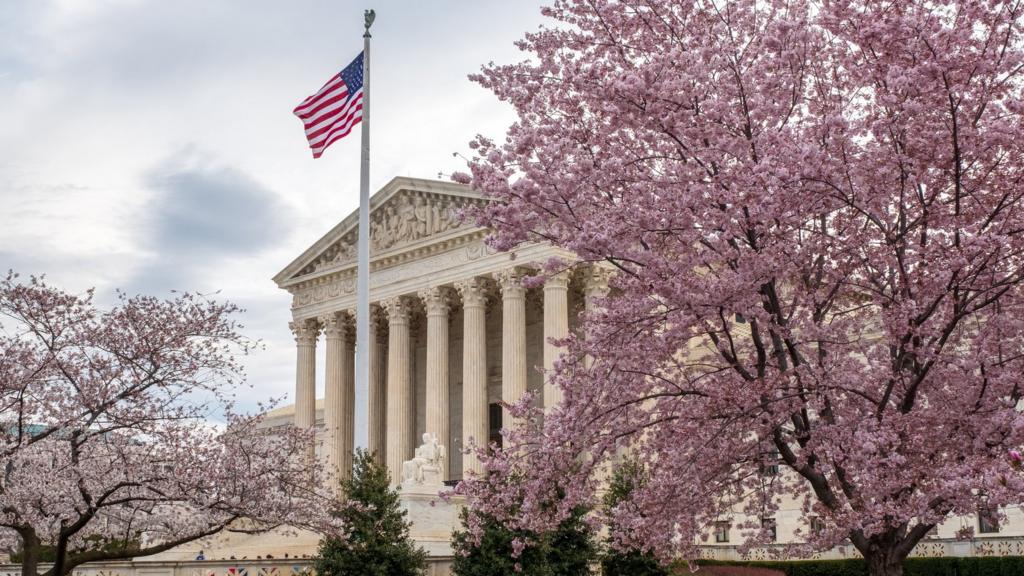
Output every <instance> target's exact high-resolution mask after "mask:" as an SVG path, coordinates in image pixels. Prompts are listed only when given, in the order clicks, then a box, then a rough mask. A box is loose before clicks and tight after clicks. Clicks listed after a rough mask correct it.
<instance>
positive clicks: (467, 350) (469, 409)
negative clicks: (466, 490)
mask: <svg viewBox="0 0 1024 576" xmlns="http://www.w3.org/2000/svg"><path fill="white" fill-rule="evenodd" d="M455 287H456V288H457V289H458V291H459V294H460V295H461V296H462V445H463V446H465V447H468V446H478V447H483V446H486V445H487V441H488V436H489V433H490V430H489V428H488V422H487V293H486V284H485V281H484V280H483V279H482V278H471V279H469V280H465V281H462V282H458V283H456V284H455ZM482 470H483V467H482V466H481V465H480V460H479V459H478V458H477V457H476V455H475V454H473V453H470V454H466V455H464V456H463V457H462V477H463V478H466V477H467V476H468V475H470V474H480V473H481V472H482Z"/></svg>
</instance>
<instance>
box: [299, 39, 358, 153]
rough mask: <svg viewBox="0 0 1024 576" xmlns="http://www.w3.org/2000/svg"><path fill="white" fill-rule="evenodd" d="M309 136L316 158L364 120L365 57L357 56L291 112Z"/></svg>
mask: <svg viewBox="0 0 1024 576" xmlns="http://www.w3.org/2000/svg"><path fill="white" fill-rule="evenodd" d="M292 113H293V114H295V115H296V116H297V117H298V118H299V120H301V121H302V127H303V129H304V130H305V132H306V140H307V141H308V142H309V147H310V149H311V150H312V152H313V157H314V158H319V157H320V155H321V154H323V153H324V150H326V149H327V147H328V146H330V145H331V144H333V143H334V142H336V141H338V140H341V139H342V138H344V137H345V136H348V135H349V134H350V133H351V132H352V128H353V127H354V126H355V125H356V124H359V123H360V122H362V120H363V54H362V53H360V54H359V56H356V59H355V60H353V61H352V62H351V63H350V64H349V65H348V66H346V67H345V68H344V69H343V70H342V71H341V72H340V73H338V74H335V75H334V76H333V77H331V79H330V80H328V81H327V83H326V84H324V85H323V86H322V87H321V88H320V89H319V90H317V91H316V93H315V94H313V95H312V96H308V97H306V99H305V100H303V101H302V102H301V103H300V104H299V105H298V106H296V107H295V109H294V110H293V111H292Z"/></svg>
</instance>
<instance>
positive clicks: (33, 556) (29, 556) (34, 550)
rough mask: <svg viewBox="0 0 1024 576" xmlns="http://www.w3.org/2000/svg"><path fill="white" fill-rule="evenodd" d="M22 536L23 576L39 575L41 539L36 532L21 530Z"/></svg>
mask: <svg viewBox="0 0 1024 576" xmlns="http://www.w3.org/2000/svg"><path fill="white" fill-rule="evenodd" d="M18 532H19V533H20V534H21V576H37V575H38V574H39V549H40V542H39V537H38V536H36V532H35V530H32V529H31V528H29V529H27V530H19V531H18Z"/></svg>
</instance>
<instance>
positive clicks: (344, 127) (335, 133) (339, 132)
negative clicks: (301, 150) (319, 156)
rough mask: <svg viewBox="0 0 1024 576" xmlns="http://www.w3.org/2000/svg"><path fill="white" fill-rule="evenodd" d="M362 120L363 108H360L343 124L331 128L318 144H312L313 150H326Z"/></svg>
mask: <svg viewBox="0 0 1024 576" xmlns="http://www.w3.org/2000/svg"><path fill="white" fill-rule="evenodd" d="M362 119H363V107H362V106H360V107H359V109H358V110H357V111H356V112H355V113H353V114H352V115H351V116H349V117H348V118H347V119H346V120H345V122H344V123H341V124H338V125H336V126H334V128H332V129H331V131H330V132H328V133H326V134H324V136H323V138H322V139H321V140H320V141H319V142H317V143H315V144H312V145H311V146H312V147H313V148H326V147H327V146H329V145H330V144H331V143H332V142H334V141H335V140H338V139H340V138H341V137H343V136H346V135H347V134H348V133H349V131H351V130H352V127H353V126H355V125H356V124H358V123H359V122H360V121H361V120H362Z"/></svg>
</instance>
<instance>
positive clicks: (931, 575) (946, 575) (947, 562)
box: [699, 556, 1024, 576]
mask: <svg viewBox="0 0 1024 576" xmlns="http://www.w3.org/2000/svg"><path fill="white" fill-rule="evenodd" d="M699 564H703V565H726V566H750V567H754V568H772V569H774V570H780V571H782V572H784V573H785V574H786V576H867V573H868V569H867V564H866V563H865V562H864V560H861V559H859V558H857V559H850V560H794V561H789V562H760V561H751V562H723V561H716V560H701V561H700V562H699ZM1022 575H1024V556H988V557H981V556H974V557H966V558H959V557H954V556H949V557H942V558H908V559H907V560H906V561H904V563H903V576H1022Z"/></svg>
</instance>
